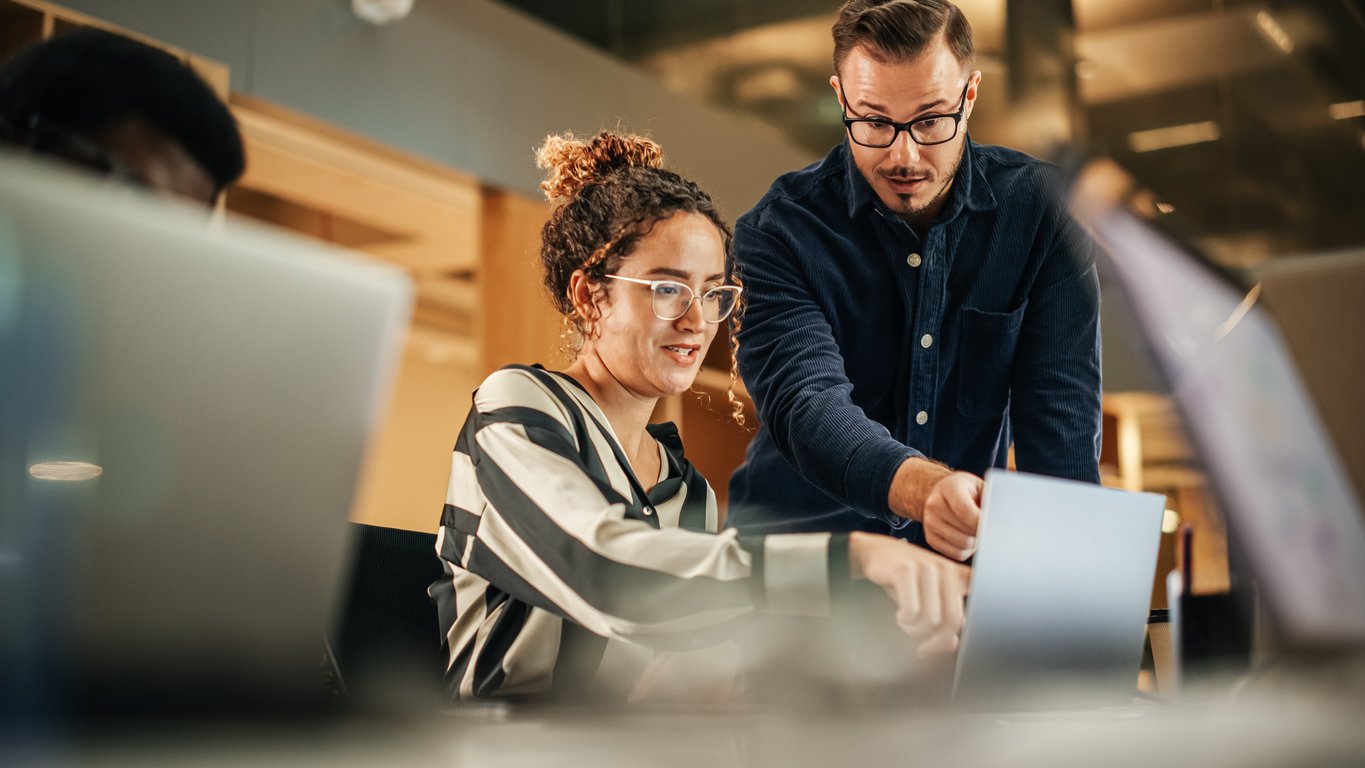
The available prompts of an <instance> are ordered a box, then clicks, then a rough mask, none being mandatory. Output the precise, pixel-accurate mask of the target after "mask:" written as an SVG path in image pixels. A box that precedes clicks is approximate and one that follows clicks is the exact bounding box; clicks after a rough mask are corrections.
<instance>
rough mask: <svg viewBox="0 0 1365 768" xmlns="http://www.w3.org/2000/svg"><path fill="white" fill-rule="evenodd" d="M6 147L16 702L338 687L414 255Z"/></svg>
mask: <svg viewBox="0 0 1365 768" xmlns="http://www.w3.org/2000/svg"><path fill="white" fill-rule="evenodd" d="M208 224H209V222H208V221H207V220H206V219H205V217H204V215H203V209H202V208H197V207H193V206H187V205H182V204H179V203H175V202H170V201H161V200H153V199H151V198H149V197H147V196H145V195H142V194H140V193H138V192H135V191H133V190H131V189H129V188H127V187H122V186H118V185H113V186H111V185H108V184H100V183H97V182H95V181H92V180H90V179H88V178H86V177H83V176H82V177H77V176H76V175H74V174H73V173H71V172H68V171H65V170H64V169H60V168H57V167H55V166H47V165H39V164H37V163H36V162H34V161H32V160H29V159H26V158H20V157H12V156H0V359H3V360H4V361H5V364H4V365H3V366H0V404H3V412H0V611H2V613H0V616H3V620H0V712H7V713H9V714H11V715H18V716H28V715H34V714H37V715H40V716H41V715H43V714H46V713H62V712H67V711H68V710H72V709H78V710H94V711H97V712H100V713H129V712H143V711H148V712H155V713H158V714H167V713H183V712H191V711H205V710H207V711H222V710H229V711H260V710H262V709H264V708H269V709H282V710H286V711H295V710H296V709H297V708H298V707H302V706H311V705H315V704H317V703H318V702H319V690H320V686H319V681H320V680H321V679H322V675H321V672H322V663H323V659H324V640H323V634H324V631H325V630H326V629H327V624H328V620H329V618H330V616H331V607H332V606H331V602H332V599H333V594H334V592H335V590H336V587H337V580H338V576H339V574H340V571H341V569H342V566H343V564H344V560H345V555H346V551H345V550H346V542H347V531H346V527H345V526H346V523H345V521H346V517H347V514H348V512H349V510H350V505H351V500H352V494H353V491H354V488H355V484H356V474H357V470H358V468H359V466H360V463H361V458H362V454H363V453H364V449H365V445H366V441H367V438H368V436H369V434H370V432H371V429H372V427H373V426H374V424H375V422H376V419H377V417H378V414H379V413H380V409H381V406H382V404H383V402H384V401H385V398H386V395H387V392H388V385H389V381H390V379H391V374H392V372H393V370H394V367H395V364H396V361H397V353H398V351H399V347H400V342H401V338H402V334H403V330H404V329H405V328H406V321H407V317H408V313H409V308H410V286H409V281H408V279H407V277H406V276H404V275H403V274H401V273H399V272H398V271H396V270H393V269H390V268H386V267H382V266H379V265H377V264H373V263H368V262H365V261H363V260H361V259H360V258H358V257H353V256H350V255H349V254H346V253H344V252H341V251H338V250H336V249H333V248H329V247H326V246H324V245H322V244H319V243H316V242H312V241H304V240H301V239H298V238H294V237H288V236H285V235H284V234H281V233H276V232H273V231H267V230H265V229H264V228H261V227H258V226H254V225H250V224H247V223H244V222H238V221H231V220H230V221H228V222H226V223H225V225H223V226H216V227H212V231H210V227H209V226H208Z"/></svg>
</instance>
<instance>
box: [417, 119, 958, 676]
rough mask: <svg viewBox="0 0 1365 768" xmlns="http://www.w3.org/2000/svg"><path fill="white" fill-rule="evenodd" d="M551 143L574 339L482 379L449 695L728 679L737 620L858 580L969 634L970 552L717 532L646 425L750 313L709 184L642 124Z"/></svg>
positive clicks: (923, 647)
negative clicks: (667, 164) (685, 174)
mask: <svg viewBox="0 0 1365 768" xmlns="http://www.w3.org/2000/svg"><path fill="white" fill-rule="evenodd" d="M539 163H540V165H541V167H542V168H546V169H548V171H549V173H548V178H547V180H546V181H545V182H544V183H543V184H542V185H541V186H542V188H543V189H544V190H545V192H546V194H547V196H548V197H549V198H550V200H551V201H552V202H553V203H554V204H555V208H554V210H553V212H552V213H551V215H550V219H549V221H548V222H547V223H546V224H545V226H544V228H543V230H542V233H541V234H542V245H541V260H542V264H543V267H544V282H545V286H546V288H547V290H548V292H549V295H550V298H551V300H552V301H553V302H554V305H555V307H556V308H557V309H558V310H559V312H560V313H561V314H562V315H563V316H564V318H565V322H566V326H568V328H569V329H571V335H572V336H573V337H574V338H575V339H576V344H575V347H576V348H575V350H574V352H575V355H574V357H573V360H572V362H571V364H570V365H569V366H568V367H567V368H566V369H564V370H563V371H558V372H552V371H549V370H546V369H544V368H542V367H540V366H525V365H514V366H509V367H506V368H503V369H501V370H498V371H496V372H494V373H493V374H491V375H490V376H489V377H488V378H487V379H486V380H485V381H484V382H483V384H482V385H481V386H480V387H479V388H478V390H477V391H476V392H475V393H474V403H473V407H472V409H471V410H470V412H469V416H468V418H467V421H466V422H465V425H464V428H463V430H462V432H461V434H460V437H459V439H458V441H457V443H456V446H455V450H454V453H453V456H452V469H451V474H450V484H449V488H448V492H447V497H446V503H445V507H444V510H443V512H442V515H441V527H440V531H439V535H438V540H437V553H438V554H439V556H440V558H441V560H442V563H443V566H444V568H445V577H444V578H443V579H441V580H439V581H437V582H436V583H434V584H433V585H432V587H431V590H430V592H431V595H432V597H433V599H434V600H435V601H436V604H437V607H438V610H439V614H440V624H441V632H442V635H443V637H444V639H445V645H446V648H447V651H448V657H447V664H446V679H447V683H448V692H449V696H450V697H451V698H452V699H457V700H465V699H480V698H490V697H507V696H518V695H521V696H536V697H552V698H556V699H559V700H568V701H573V702H583V701H589V700H592V701H627V700H634V701H639V700H648V699H651V698H663V699H675V698H684V699H689V700H691V699H694V698H702V699H705V700H715V699H717V698H724V697H725V696H726V695H728V694H729V693H730V686H731V683H732V682H733V676H732V675H731V674H728V673H727V670H730V671H733V669H735V666H734V665H735V662H734V660H733V659H734V657H733V656H731V655H729V654H730V651H729V650H727V648H726V647H725V646H726V645H728V643H727V641H728V640H729V639H730V638H732V637H733V636H734V635H735V634H736V633H737V632H739V631H740V630H741V629H743V628H745V627H746V626H748V625H751V624H753V623H754V620H755V619H756V618H758V617H759V616H762V615H764V614H775V615H801V616H826V615H828V614H829V611H830V604H831V596H832V595H837V594H838V593H840V591H841V587H842V586H843V584H844V583H846V582H848V581H849V580H850V579H866V580H868V581H870V582H872V583H874V584H876V585H878V586H880V587H882V588H883V589H884V590H885V592H886V593H887V594H888V595H890V596H891V598H892V600H893V602H894V605H891V604H887V605H886V610H885V612H884V615H886V616H887V618H888V619H889V618H890V615H891V614H892V613H893V612H894V614H895V620H896V622H897V623H898V624H899V625H900V627H901V629H902V630H904V631H905V632H906V633H908V634H910V635H912V636H915V637H917V638H920V642H919V645H918V648H919V650H920V652H921V653H931V652H934V651H951V650H953V649H955V648H956V645H957V638H958V633H959V631H960V628H961V624H962V614H963V600H964V596H965V592H966V588H967V574H968V570H967V569H966V568H965V567H963V566H961V565H959V564H956V563H953V562H951V561H949V560H947V559H946V558H943V557H940V556H938V555H935V554H933V553H931V552H928V551H926V550H923V549H919V548H916V547H912V546H909V545H907V544H906V543H905V542H902V541H898V540H896V539H894V538H891V537H886V536H878V535H873V534H867V533H863V532H855V533H852V534H848V535H845V534H835V535H831V534H829V533H805V534H789V535H774V536H741V535H739V534H738V533H737V532H736V531H733V530H729V531H725V532H722V533H718V532H717V529H718V526H719V520H718V517H719V515H718V510H717V506H716V497H715V494H714V493H713V491H712V489H711V488H710V486H709V485H708V484H707V482H706V480H705V478H703V477H702V476H701V475H700V474H698V472H697V471H696V469H695V468H694V467H693V466H692V464H691V463H690V462H689V461H688V460H687V458H686V456H685V455H684V453H683V447H682V443H681V441H680V439H679V436H678V432H677V429H676V427H675V426H674V425H673V424H671V423H665V424H649V423H648V422H649V419H650V416H651V414H652V413H653V412H654V409H655V406H656V404H657V403H658V401H659V399H660V398H663V397H668V396H671V395H676V394H678V393H681V392H684V391H686V390H687V389H688V388H690V387H691V386H692V384H693V381H694V380H695V378H696V376H697V372H698V370H699V368H700V366H701V361H702V359H703V358H704V357H705V355H706V351H707V348H708V347H709V345H710V344H711V342H712V341H713V339H714V338H715V335H716V331H717V328H718V327H719V324H720V323H722V322H725V321H726V320H727V319H729V318H731V317H737V316H738V314H739V311H740V307H741V302H740V296H741V293H742V287H741V286H740V285H738V284H735V283H733V282H728V281H727V280H726V279H725V258H726V252H727V249H728V246H729V241H730V232H729V229H728V227H727V226H726V225H725V223H724V222H723V220H722V219H721V217H720V215H719V213H718V212H717V211H716V208H715V205H714V204H713V202H712V200H711V198H710V197H709V196H708V195H707V194H706V193H705V192H703V191H702V190H701V189H700V188H698V186H697V185H696V184H695V183H693V182H692V181H689V180H687V179H685V178H682V177H681V176H679V175H678V174H676V173H674V172H673V171H670V170H667V169H664V168H663V167H662V150H661V149H660V148H659V146H658V145H657V144H655V143H654V142H652V141H649V140H647V139H643V138H640V137H637V136H631V135H623V134H618V133H610V132H602V133H599V134H597V135H596V136H594V137H592V138H591V139H588V140H582V139H576V138H573V137H572V136H565V137H561V136H552V137H550V138H549V139H547V140H546V142H545V144H544V145H543V146H542V147H541V149H540V152H539ZM733 365H734V364H733V361H732V375H733ZM730 399H731V403H732V405H734V406H735V408H736V410H735V414H736V417H737V418H739V410H738V402H737V401H736V400H735V398H734V393H733V391H731V392H730ZM888 623H889V622H888ZM907 645H909V643H908V642H907ZM911 647H913V646H911ZM727 660H728V661H727Z"/></svg>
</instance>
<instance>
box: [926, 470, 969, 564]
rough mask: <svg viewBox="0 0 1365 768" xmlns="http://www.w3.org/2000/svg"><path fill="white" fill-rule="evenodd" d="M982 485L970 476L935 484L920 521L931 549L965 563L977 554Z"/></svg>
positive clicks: (957, 474) (952, 477) (965, 474)
mask: <svg viewBox="0 0 1365 768" xmlns="http://www.w3.org/2000/svg"><path fill="white" fill-rule="evenodd" d="M983 485H984V483H983V481H982V480H981V478H979V477H977V476H976V475H973V474H971V473H970V472H954V473H952V474H951V475H948V476H946V477H944V478H943V479H941V480H939V481H938V482H937V483H935V484H934V487H933V488H932V489H930V491H929V496H928V498H926V499H925V500H924V509H923V511H922V512H921V518H920V522H921V523H923V524H924V538H925V541H927V542H929V546H931V547H933V548H934V549H936V550H938V551H939V552H942V553H943V554H945V555H947V556H948V557H951V558H953V559H954V560H966V559H967V558H969V557H971V556H972V555H973V554H975V553H976V527H977V524H978V523H980V522H981V488H982V486H983Z"/></svg>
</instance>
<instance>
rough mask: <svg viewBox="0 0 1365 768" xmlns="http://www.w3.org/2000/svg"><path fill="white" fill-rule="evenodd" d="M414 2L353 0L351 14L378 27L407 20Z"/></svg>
mask: <svg viewBox="0 0 1365 768" xmlns="http://www.w3.org/2000/svg"><path fill="white" fill-rule="evenodd" d="M412 3H413V0H351V12H352V13H354V14H355V15H356V16H358V17H360V18H361V19H363V20H364V21H367V22H369V23H371V24H373V25H375V26H376V27H382V26H383V25H385V24H389V23H391V22H395V21H400V20H402V19H405V18H407V15H408V14H409V13H412Z"/></svg>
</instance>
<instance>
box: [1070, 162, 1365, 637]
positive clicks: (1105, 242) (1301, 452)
mask: <svg viewBox="0 0 1365 768" xmlns="http://www.w3.org/2000/svg"><path fill="white" fill-rule="evenodd" d="M1119 174H1120V172H1119V171H1118V170H1117V168H1116V167H1114V166H1113V165H1112V164H1108V165H1097V164H1092V166H1091V167H1090V168H1088V169H1087V170H1086V171H1085V172H1084V173H1083V174H1082V175H1081V177H1080V179H1079V181H1078V185H1077V188H1076V191H1075V193H1074V194H1073V202H1072V210H1073V213H1074V214H1075V215H1076V217H1077V219H1078V220H1080V221H1081V223H1082V224H1083V225H1084V226H1086V227H1087V228H1088V229H1089V230H1090V232H1091V233H1092V235H1093V236H1094V237H1095V239H1096V241H1097V243H1098V244H1099V246H1100V249H1099V250H1100V259H1101V263H1102V264H1104V268H1105V269H1107V271H1108V274H1109V275H1110V276H1112V277H1113V278H1114V280H1115V282H1116V284H1117V285H1118V286H1119V288H1120V289H1121V290H1122V291H1123V292H1124V294H1125V295H1126V297H1127V298H1128V300H1129V302H1130V304H1131V305H1132V308H1133V313H1134V315H1135V317H1136V320H1137V322H1138V324H1139V326H1140V330H1141V332H1142V335H1143V336H1144V338H1145V339H1146V342H1147V346H1148V348H1149V349H1150V351H1151V353H1152V355H1153V357H1154V360H1155V363H1156V364H1157V366H1158V368H1159V369H1160V371H1161V373H1162V374H1163V375H1164V377H1165V379H1166V380H1167V382H1168V384H1169V386H1170V390H1171V394H1172V396H1173V398H1174V400H1175V402H1176V404H1177V406H1178V407H1179V409H1180V411H1181V412H1182V414H1183V415H1184V417H1185V423H1186V428H1187V429H1188V431H1189V433H1190V437H1191V439H1192V440H1193V441H1194V443H1195V445H1196V446H1197V447H1198V449H1199V453H1200V457H1201V460H1202V461H1203V463H1204V466H1205V468H1206V470H1207V472H1208V475H1209V480H1210V483H1211V485H1212V487H1213V489H1214V491H1215V493H1216V495H1217V497H1218V499H1219V501H1220V502H1221V505H1222V508H1223V510H1224V513H1225V514H1226V516H1227V518H1228V527H1229V532H1230V534H1231V535H1232V536H1233V537H1234V540H1235V542H1236V544H1237V545H1238V546H1239V547H1240V548H1241V549H1242V550H1243V552H1244V554H1245V555H1246V557H1247V558H1248V561H1249V563H1250V565H1251V567H1252V569H1253V571H1254V573H1255V575H1256V576H1257V577H1258V583H1259V586H1260V588H1261V591H1262V594H1263V596H1264V598H1265V600H1266V603H1267V606H1268V608H1269V609H1270V612H1271V615H1272V618H1273V619H1274V620H1275V622H1276V624H1277V626H1278V628H1279V629H1280V630H1281V632H1282V634H1283V639H1284V641H1285V642H1286V643H1288V644H1290V645H1292V646H1296V647H1300V648H1304V647H1323V646H1341V645H1359V644H1361V643H1362V642H1365V522H1362V518H1361V508H1360V504H1359V501H1358V500H1357V499H1356V497H1355V495H1354V492H1353V490H1352V487H1351V485H1350V482H1349V480H1348V478H1347V477H1346V475H1345V473H1344V472H1343V470H1342V467H1341V464H1340V462H1339V460H1338V458H1337V456H1336V454H1335V451H1334V449H1333V447H1332V443H1331V441H1330V440H1329V439H1328V436H1327V434H1326V433H1325V431H1324V429H1323V426H1322V424H1321V421H1320V419H1319V416H1318V413H1317V410H1316V408H1315V407H1314V406H1313V403H1312V401H1311V399H1310V398H1309V396H1308V394H1307V391H1306V390H1305V388H1304V386H1303V383H1302V382H1301V381H1300V379H1299V374H1298V370H1297V368H1296V366H1295V364H1294V362H1293V359H1292V358H1291V356H1290V354H1289V353H1288V350H1287V349H1286V347H1285V345H1284V343H1283V341H1282V340H1281V338H1280V334H1279V332H1278V330H1277V328H1276V326H1275V323H1274V321H1273V320H1272V319H1271V318H1270V316H1269V315H1268V314H1267V313H1266V312H1265V311H1263V310H1262V309H1261V308H1260V307H1258V306H1257V304H1256V297H1257V292H1256V291H1255V290H1254V289H1253V290H1252V291H1251V292H1250V293H1245V292H1242V291H1239V290H1237V289H1236V288H1234V286H1233V285H1232V284H1231V283H1230V282H1229V281H1227V280H1225V279H1223V278H1222V277H1221V276H1220V275H1219V274H1217V272H1216V271H1215V270H1214V269H1213V268H1211V267H1210V266H1209V265H1208V264H1207V263H1205V262H1204V261H1203V260H1202V259H1201V258H1200V257H1199V256H1197V255H1196V254H1194V253H1193V252H1192V251H1190V250H1189V249H1187V248H1186V247H1184V246H1182V245H1180V244H1179V243H1178V242H1177V241H1176V240H1175V239H1174V238H1171V237H1169V236H1167V235H1166V234H1165V233H1163V232H1162V231H1161V230H1159V229H1158V228H1156V227H1155V226H1153V225H1152V224H1151V223H1149V222H1148V221H1146V220H1144V219H1142V218H1140V217H1139V216H1137V215H1136V214H1134V213H1133V212H1132V211H1130V210H1129V209H1128V208H1127V207H1126V206H1124V205H1122V204H1120V203H1119V202H1117V201H1118V200H1120V199H1121V196H1122V195H1123V194H1125V193H1126V191H1127V189H1128V188H1126V187H1124V185H1125V184H1126V183H1127V182H1124V181H1117V180H1118V179H1120V178H1126V177H1121V176H1120V175H1119ZM1116 186H1117V187H1118V189H1117V191H1118V192H1119V194H1118V195H1115V194H1113V192H1114V191H1116Z"/></svg>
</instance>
